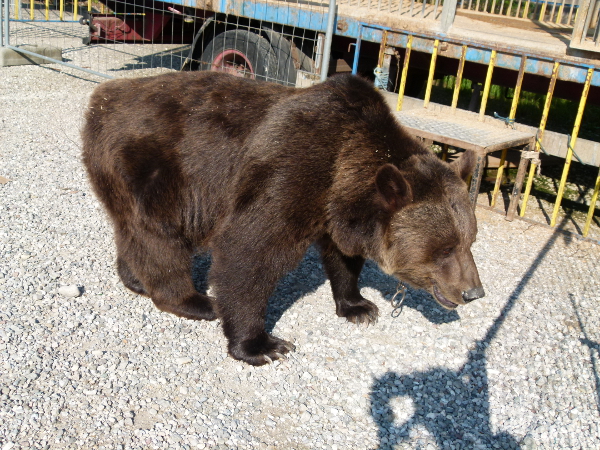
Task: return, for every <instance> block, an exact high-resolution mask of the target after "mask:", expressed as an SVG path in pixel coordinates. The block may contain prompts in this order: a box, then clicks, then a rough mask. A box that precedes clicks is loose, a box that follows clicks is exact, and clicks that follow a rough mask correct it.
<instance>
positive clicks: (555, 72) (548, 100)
mask: <svg viewBox="0 0 600 450" xmlns="http://www.w3.org/2000/svg"><path fill="white" fill-rule="evenodd" d="M559 65H560V64H559V63H558V62H555V63H554V67H553V68H552V76H551V77H550V85H549V86H548V93H547V94H546V102H545V103H544V109H543V110H542V120H540V126H539V131H538V136H537V139H538V140H537V141H536V143H535V151H536V152H539V151H540V142H542V138H543V137H544V130H545V129H546V122H547V121H548V114H549V113H550V105H551V104H552V96H553V95H554V87H555V86H556V79H557V78H558V67H559ZM536 169H537V164H535V163H534V162H533V161H532V162H531V166H529V177H528V178H527V185H526V186H525V193H524V194H523V202H522V204H521V212H520V213H519V215H520V216H521V217H523V216H524V215H525V210H526V209H527V200H529V193H530V192H531V186H532V185H533V177H534V176H535V171H536Z"/></svg>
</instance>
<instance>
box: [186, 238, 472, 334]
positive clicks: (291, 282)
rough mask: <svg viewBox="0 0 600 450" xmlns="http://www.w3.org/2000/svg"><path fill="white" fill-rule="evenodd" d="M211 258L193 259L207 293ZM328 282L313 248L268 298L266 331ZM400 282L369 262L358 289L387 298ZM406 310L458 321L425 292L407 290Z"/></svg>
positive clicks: (385, 311) (196, 274) (198, 285)
mask: <svg viewBox="0 0 600 450" xmlns="http://www.w3.org/2000/svg"><path fill="white" fill-rule="evenodd" d="M210 264H211V258H210V255H209V254H208V253H203V254H200V255H197V256H195V257H194V264H193V270H192V278H193V280H194V285H195V287H196V290H197V291H198V292H200V293H201V294H206V292H207V290H208V271H209V270H210ZM326 281H327V277H326V275H325V270H324V268H323V266H322V264H321V256H320V254H319V251H318V250H317V249H316V248H315V247H311V248H310V249H309V250H308V251H307V252H306V255H305V256H304V258H303V259H302V261H301V262H300V264H299V265H298V267H296V269H294V270H293V271H291V272H290V273H288V274H287V275H286V276H285V277H283V278H282V279H281V280H280V281H279V284H278V285H277V287H276V289H275V291H274V292H273V295H271V298H270V299H269V305H268V307H267V318H266V330H267V332H269V333H271V332H272V331H273V328H275V324H276V323H277V321H278V320H279V319H281V317H282V316H283V314H284V313H285V312H286V311H287V310H288V309H289V308H291V307H292V305H294V303H296V302H297V301H298V300H300V299H301V298H302V297H304V296H305V295H307V294H310V293H312V292H315V291H316V290H317V289H318V288H319V287H320V286H321V285H323V284H324V283H325V282H326ZM397 285H398V280H396V279H395V278H393V277H391V276H388V275H386V274H384V273H383V272H382V271H381V270H380V269H379V267H378V266H377V264H375V263H374V262H372V261H367V262H366V263H365V267H364V268H363V271H362V273H361V276H360V280H359V287H360V288H361V289H362V288H365V287H369V288H372V289H376V290H378V291H379V292H381V295H383V296H384V297H386V296H388V297H391V296H392V295H393V294H394V293H395V292H396V286H397ZM329 302H330V303H331V305H330V306H331V314H335V304H334V302H333V300H329ZM403 307H406V308H412V309H416V310H418V311H420V312H421V314H423V316H424V317H425V318H427V320H429V321H430V322H431V323H434V324H441V323H449V322H454V321H456V320H459V319H460V317H459V315H458V314H457V312H456V311H447V310H445V309H444V308H442V307H441V306H439V305H438V304H437V303H436V302H435V300H433V298H431V296H430V295H429V294H428V293H427V292H424V291H418V290H414V289H410V288H409V289H408V291H407V296H406V300H405V301H404V303H403ZM392 309H393V308H392V306H391V305H390V306H389V308H386V309H384V308H382V309H381V310H380V311H379V313H380V314H382V315H383V314H390V313H391V312H392Z"/></svg>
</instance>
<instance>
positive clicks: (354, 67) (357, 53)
mask: <svg viewBox="0 0 600 450" xmlns="http://www.w3.org/2000/svg"><path fill="white" fill-rule="evenodd" d="M361 39H362V25H359V28H358V37H357V38H356V45H355V46H354V61H353V62H352V75H356V74H357V73H358V59H359V58H360V43H361V42H362V41H361Z"/></svg>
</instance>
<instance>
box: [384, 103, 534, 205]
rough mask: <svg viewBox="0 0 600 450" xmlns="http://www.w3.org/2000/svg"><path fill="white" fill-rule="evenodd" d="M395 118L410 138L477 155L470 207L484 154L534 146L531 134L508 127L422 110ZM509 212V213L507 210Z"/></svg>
mask: <svg viewBox="0 0 600 450" xmlns="http://www.w3.org/2000/svg"><path fill="white" fill-rule="evenodd" d="M395 115H396V117H397V118H398V121H399V122H400V123H401V124H402V125H403V126H404V128H405V129H406V130H407V131H408V132H410V133H411V134H412V135H413V136H416V137H419V138H422V139H427V140H430V141H433V142H439V143H441V144H446V145H450V146H452V147H455V148H461V149H464V150H473V151H475V152H476V154H477V163H476V165H475V170H474V172H473V177H472V180H471V186H470V187H469V196H470V198H471V203H472V204H473V207H475V205H476V204H477V195H478V194H479V188H480V186H481V179H482V177H483V171H484V168H485V162H486V155H487V154H488V153H490V152H494V151H497V150H504V149H508V148H518V149H521V150H533V148H534V144H535V135H534V134H533V133H527V132H523V131H517V130H514V129H512V128H511V127H509V126H505V127H497V126H493V125H490V124H487V123H484V122H477V121H467V120H464V119H461V118H459V117H455V116H448V115H441V114H439V113H436V112H434V111H429V110H427V109H425V108H421V109H412V110H409V111H400V112H396V113H395ZM518 194H520V192H518V193H517V194H516V195H514V196H513V198H512V199H511V203H512V202H513V201H518ZM509 210H511V208H510V207H509Z"/></svg>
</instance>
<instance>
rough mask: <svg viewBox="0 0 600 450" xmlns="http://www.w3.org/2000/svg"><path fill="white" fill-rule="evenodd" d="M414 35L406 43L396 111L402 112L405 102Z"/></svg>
mask: <svg viewBox="0 0 600 450" xmlns="http://www.w3.org/2000/svg"><path fill="white" fill-rule="evenodd" d="M412 41H413V37H412V34H411V35H410V36H408V40H407V41H406V52H405V54H404V63H403V65H402V79H401V80H400V88H399V89H398V103H397V104H396V111H402V103H403V101H404V90H405V89H406V76H407V75H408V63H409V61H410V51H411V49H412Z"/></svg>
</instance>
